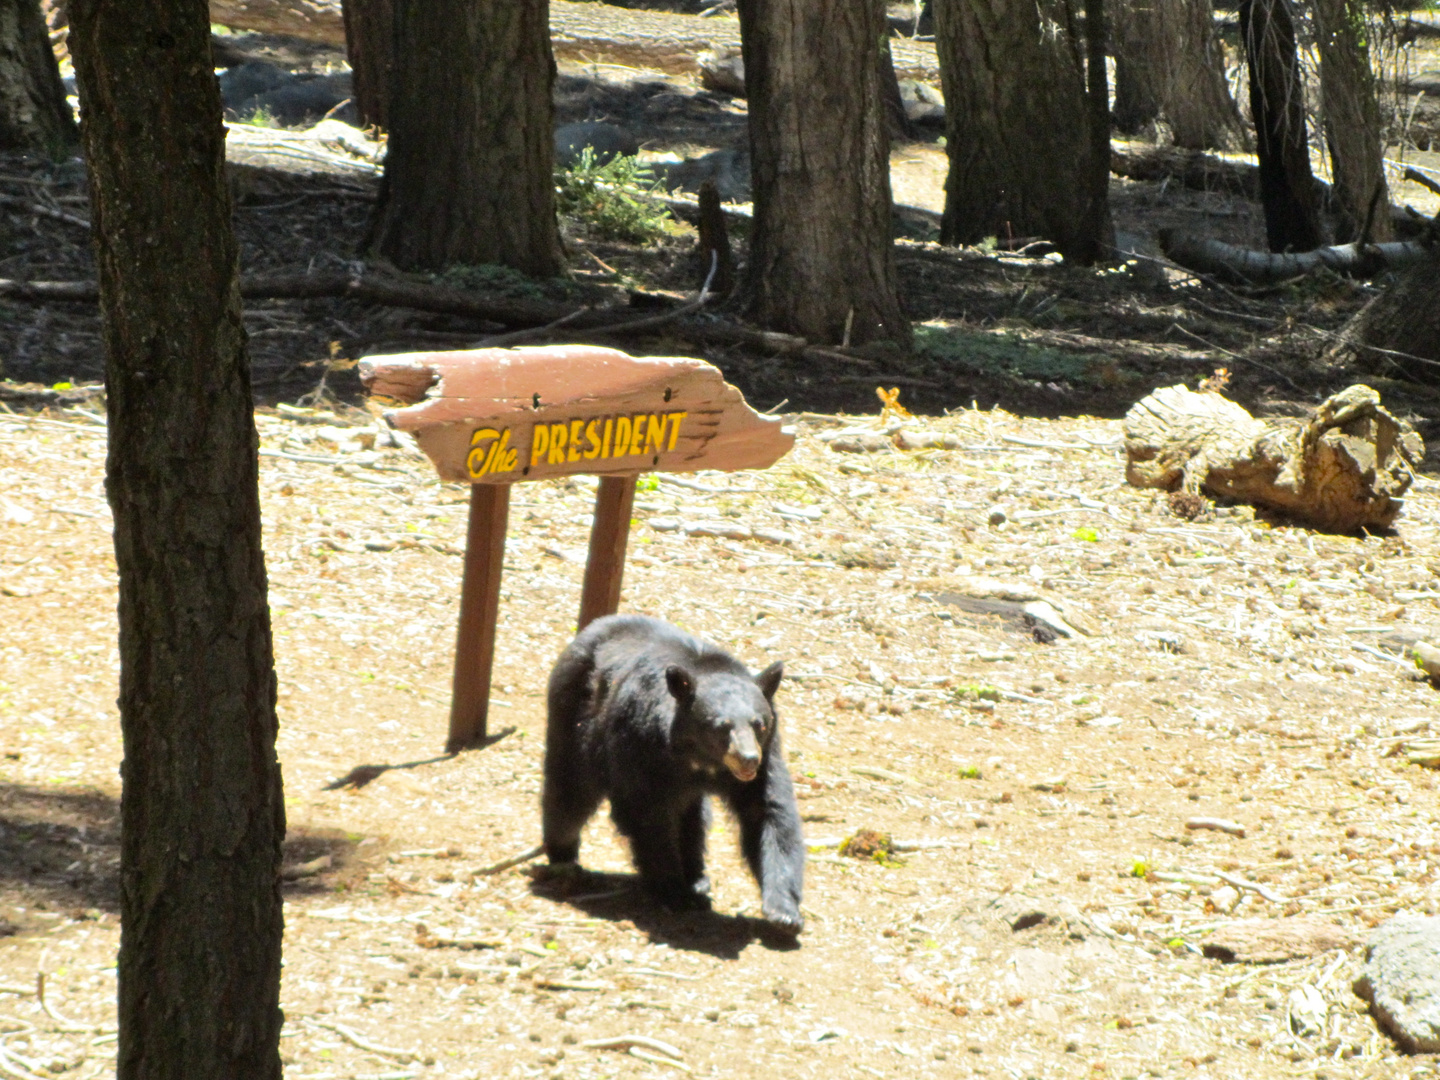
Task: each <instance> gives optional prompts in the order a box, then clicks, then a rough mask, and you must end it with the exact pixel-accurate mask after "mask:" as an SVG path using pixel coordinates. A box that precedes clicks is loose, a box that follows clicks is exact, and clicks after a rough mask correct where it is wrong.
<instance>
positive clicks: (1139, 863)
mask: <svg viewBox="0 0 1440 1080" xmlns="http://www.w3.org/2000/svg"><path fill="white" fill-rule="evenodd" d="M1130 876H1131V877H1138V878H1146V877H1149V876H1150V864H1149V863H1147V862H1146V861H1145V860H1144V859H1136V860H1135V861H1134V862H1133V863H1131V864H1130Z"/></svg>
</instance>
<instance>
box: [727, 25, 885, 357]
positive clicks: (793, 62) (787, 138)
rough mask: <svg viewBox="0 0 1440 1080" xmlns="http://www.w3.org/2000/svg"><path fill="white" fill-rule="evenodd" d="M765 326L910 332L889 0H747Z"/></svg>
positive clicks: (756, 248) (759, 285)
mask: <svg viewBox="0 0 1440 1080" xmlns="http://www.w3.org/2000/svg"><path fill="white" fill-rule="evenodd" d="M739 8H740V32H741V38H742V42H743V47H744V55H745V84H746V91H747V96H748V98H749V103H750V158H751V177H752V184H753V188H754V193H755V195H754V201H755V219H754V226H753V227H752V230H751V235H750V263H749V267H748V278H747V282H746V286H745V287H746V289H747V292H748V295H749V310H750V313H751V315H752V316H753V317H754V318H755V319H757V320H758V321H759V322H760V323H761V324H762V325H764V326H766V327H768V328H770V329H773V330H781V331H785V332H788V333H795V334H800V335H802V336H804V337H806V338H809V339H810V340H812V341H817V342H821V343H825V344H829V343H834V342H841V341H845V340H847V339H848V341H849V342H850V343H852V344H860V343H864V342H867V341H873V340H876V339H882V338H883V339H889V340H896V341H908V340H909V337H910V327H909V323H908V322H907V321H906V320H905V316H904V315H903V314H902V313H901V311H900V302H899V300H898V298H897V291H896V271H895V252H894V245H893V243H892V240H891V232H890V230H891V222H890V161H889V140H888V138H887V137H886V131H885V107H884V101H883V95H882V91H881V79H882V76H883V74H884V72H883V61H884V50H883V49H882V48H881V44H882V40H881V39H882V35H883V34H884V33H885V5H884V3H883V0H740V5H739Z"/></svg>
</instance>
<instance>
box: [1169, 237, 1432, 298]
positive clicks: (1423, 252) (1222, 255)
mask: <svg viewBox="0 0 1440 1080" xmlns="http://www.w3.org/2000/svg"><path fill="white" fill-rule="evenodd" d="M1160 250H1161V251H1163V252H1164V253H1165V254H1166V256H1167V257H1168V258H1170V259H1171V260H1172V261H1174V262H1176V263H1178V264H1179V265H1181V266H1183V267H1185V269H1187V270H1193V271H1194V272H1195V273H1197V274H1210V275H1212V276H1214V277H1217V278H1220V279H1221V280H1222V281H1228V282H1230V283H1232V284H1237V285H1273V284H1275V283H1277V282H1281V281H1288V280H1290V279H1291V278H1297V277H1304V276H1305V275H1306V274H1309V273H1312V272H1313V271H1315V270H1318V269H1320V268H1321V267H1322V266H1324V267H1329V268H1330V269H1331V270H1334V271H1336V272H1338V273H1342V274H1353V275H1356V276H1359V277H1370V276H1373V275H1375V274H1378V273H1380V272H1381V271H1384V270H1395V269H1398V268H1399V267H1402V266H1412V265H1414V264H1416V263H1419V262H1423V261H1424V260H1425V259H1427V258H1429V254H1430V249H1429V248H1428V247H1427V246H1426V245H1425V244H1424V243H1422V242H1421V241H1419V240H1403V241H1399V240H1397V241H1391V242H1389V243H1385V244H1363V245H1362V244H1337V245H1335V246H1334V247H1323V248H1316V249H1315V250H1314V251H1300V252H1290V251H1286V252H1274V251H1255V250H1252V249H1250V248H1242V247H1236V246H1235V245H1234V244H1226V243H1224V242H1222V241H1220V240H1212V239H1210V238H1209V237H1206V236H1196V235H1195V234H1194V233H1187V232H1181V231H1180V230H1178V229H1161V230H1160Z"/></svg>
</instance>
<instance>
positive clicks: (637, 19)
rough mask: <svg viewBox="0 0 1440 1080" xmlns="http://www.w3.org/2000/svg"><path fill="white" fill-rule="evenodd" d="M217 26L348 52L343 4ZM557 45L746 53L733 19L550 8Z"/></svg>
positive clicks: (237, 7) (935, 67)
mask: <svg viewBox="0 0 1440 1080" xmlns="http://www.w3.org/2000/svg"><path fill="white" fill-rule="evenodd" d="M210 21H211V22H213V23H218V24H219V25H221V26H229V27H231V28H232V29H235V30H255V31H258V32H260V33H264V34H288V35H290V36H291V37H298V38H304V39H306V40H307V41H318V42H323V43H324V44H327V45H335V46H338V47H340V48H344V46H345V20H344V17H343V15H342V13H341V3H340V0H210ZM550 39H551V45H552V48H553V49H554V52H555V57H556V59H557V60H578V61H582V62H587V63H595V62H605V63H612V64H627V65H632V66H635V67H644V68H652V69H656V70H660V71H671V72H677V73H678V72H696V71H698V70H699V64H698V62H697V60H696V57H697V56H699V54H701V53H703V52H715V53H718V54H720V55H725V54H726V53H730V52H734V53H738V52H739V51H740V22H739V20H738V19H736V18H735V17H734V16H733V15H718V16H715V17H713V18H706V19H702V18H700V17H698V16H695V15H675V14H671V13H670V12H664V11H646V10H643V9H636V8H622V7H615V6H612V5H610V4H593V3H591V4H585V3H573V2H570V0H551V2H550ZM890 47H891V50H892V53H893V55H894V58H895V71H896V73H897V74H898V75H899V76H900V78H902V79H925V80H933V79H936V78H938V76H939V71H940V66H939V62H938V61H937V60H936V58H935V46H934V44H933V43H931V42H926V41H913V40H911V39H909V38H895V39H893V40H892V41H891V43H890Z"/></svg>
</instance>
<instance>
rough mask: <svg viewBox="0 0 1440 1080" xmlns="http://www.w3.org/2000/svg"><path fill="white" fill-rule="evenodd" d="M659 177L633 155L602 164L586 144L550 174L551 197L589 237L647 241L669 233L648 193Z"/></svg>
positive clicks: (662, 211)
mask: <svg viewBox="0 0 1440 1080" xmlns="http://www.w3.org/2000/svg"><path fill="white" fill-rule="evenodd" d="M659 187H660V182H659V181H658V180H656V179H655V178H654V176H653V175H652V174H651V172H650V170H649V169H648V168H646V167H645V166H644V165H642V164H640V160H639V158H634V157H616V158H612V159H611V160H609V161H607V162H605V163H604V164H603V165H602V164H599V163H597V162H596V161H595V155H594V153H593V151H592V150H591V149H590V148H589V147H588V146H587V147H586V148H585V149H584V150H582V151H581V152H580V160H579V161H577V162H576V163H575V165H574V167H573V168H570V169H562V170H558V171H557V172H556V174H555V202H556V207H557V209H558V210H559V211H560V213H561V214H564V215H566V216H568V217H572V218H575V219H576V220H577V221H579V222H580V223H581V224H583V225H584V226H585V227H586V228H587V229H588V230H589V231H590V232H592V233H593V234H594V235H595V236H597V237H599V238H600V239H604V240H623V241H626V242H628V243H632V244H651V243H654V242H655V241H656V240H659V239H660V238H661V237H663V236H665V235H666V234H667V233H668V232H669V227H668V222H669V215H668V211H667V210H666V209H665V207H664V205H663V204H662V203H659V202H657V201H655V200H654V199H650V198H648V197H647V196H649V195H650V194H651V193H653V192H654V191H655V190H656V189H657V188H659Z"/></svg>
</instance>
